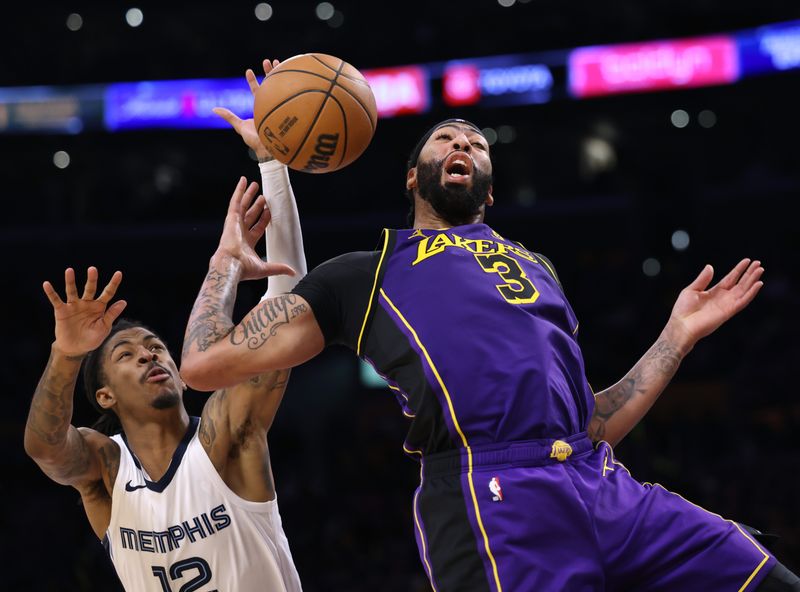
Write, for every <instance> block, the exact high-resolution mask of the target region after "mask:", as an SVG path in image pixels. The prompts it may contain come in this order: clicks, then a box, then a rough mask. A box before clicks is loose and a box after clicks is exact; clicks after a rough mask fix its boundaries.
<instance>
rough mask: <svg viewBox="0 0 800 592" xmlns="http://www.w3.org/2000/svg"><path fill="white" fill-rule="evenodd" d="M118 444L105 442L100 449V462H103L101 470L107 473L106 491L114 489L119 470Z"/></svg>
mask: <svg viewBox="0 0 800 592" xmlns="http://www.w3.org/2000/svg"><path fill="white" fill-rule="evenodd" d="M119 455H120V451H119V446H117V445H116V444H115V443H111V444H106V445H105V446H103V447H102V448H101V449H100V462H101V463H102V464H103V472H104V473H105V474H106V475H108V491H109V493H111V492H112V491H113V489H114V482H115V481H116V480H117V473H118V472H119Z"/></svg>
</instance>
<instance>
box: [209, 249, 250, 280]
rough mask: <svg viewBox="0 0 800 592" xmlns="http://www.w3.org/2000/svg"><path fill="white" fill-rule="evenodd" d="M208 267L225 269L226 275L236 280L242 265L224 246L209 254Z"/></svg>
mask: <svg viewBox="0 0 800 592" xmlns="http://www.w3.org/2000/svg"><path fill="white" fill-rule="evenodd" d="M208 267H209V269H216V270H217V271H220V272H221V271H225V272H226V275H228V276H229V277H232V278H233V279H234V280H237V281H238V280H239V278H240V277H241V274H242V267H243V266H242V262H241V261H239V259H238V257H236V255H234V254H233V253H231V252H230V251H227V250H225V249H224V248H218V249H217V250H216V251H215V252H214V254H213V255H211V260H210V261H209V263H208Z"/></svg>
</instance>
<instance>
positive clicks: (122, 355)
mask: <svg viewBox="0 0 800 592" xmlns="http://www.w3.org/2000/svg"><path fill="white" fill-rule="evenodd" d="M129 355H131V352H126V351H125V352H122V353H121V354H120V355H119V356H117V360H121V359H123V358H125V357H127V356H129Z"/></svg>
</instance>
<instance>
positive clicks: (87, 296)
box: [81, 266, 97, 300]
mask: <svg viewBox="0 0 800 592" xmlns="http://www.w3.org/2000/svg"><path fill="white" fill-rule="evenodd" d="M95 292H97V268H96V267H94V266H92V267H90V268H89V269H87V270H86V285H85V286H84V287H83V296H81V298H83V299H84V300H91V299H92V298H94V294H95Z"/></svg>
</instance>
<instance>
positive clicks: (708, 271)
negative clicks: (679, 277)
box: [687, 265, 714, 292]
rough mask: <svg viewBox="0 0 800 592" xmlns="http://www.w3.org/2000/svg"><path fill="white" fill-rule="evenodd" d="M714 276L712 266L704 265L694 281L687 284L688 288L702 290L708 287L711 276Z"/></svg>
mask: <svg viewBox="0 0 800 592" xmlns="http://www.w3.org/2000/svg"><path fill="white" fill-rule="evenodd" d="M712 277H714V268H713V267H711V266H710V265H706V266H705V267H704V268H703V270H702V271H701V272H700V274H699V275H698V276H697V277H696V278H695V279H694V281H693V282H692V283H691V284H689V285H688V286H687V288H688V289H689V290H696V291H698V292H702V291H703V290H705V289H706V288H707V287H708V284H709V283H710V282H711V278H712Z"/></svg>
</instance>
